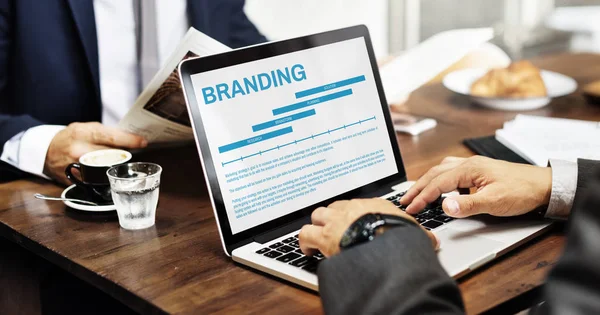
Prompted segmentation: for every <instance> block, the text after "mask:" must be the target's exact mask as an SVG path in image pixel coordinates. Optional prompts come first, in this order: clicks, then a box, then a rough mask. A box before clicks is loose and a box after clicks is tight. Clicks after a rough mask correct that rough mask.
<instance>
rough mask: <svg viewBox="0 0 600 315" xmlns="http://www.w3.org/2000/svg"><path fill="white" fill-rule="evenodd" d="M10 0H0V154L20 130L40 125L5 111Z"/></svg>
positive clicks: (8, 59) (8, 72)
mask: <svg viewBox="0 0 600 315" xmlns="http://www.w3.org/2000/svg"><path fill="white" fill-rule="evenodd" d="M11 14H12V1H9V0H0V102H3V103H4V104H0V155H2V150H3V149H4V143H5V142H6V141H8V140H9V139H10V138H12V137H13V136H14V135H16V134H18V133H19V132H21V131H24V130H27V129H29V128H31V127H34V126H37V125H41V124H42V122H41V121H38V120H36V119H34V118H33V117H31V116H29V115H21V116H14V115H10V114H9V113H8V112H5V111H6V110H5V109H7V108H12V106H7V104H6V102H10V97H9V91H8V82H9V80H10V68H9V65H10V59H11V41H12V38H11V37H12V35H11V34H12V27H11V26H12V16H11Z"/></svg>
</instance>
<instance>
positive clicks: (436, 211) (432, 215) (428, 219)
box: [387, 192, 454, 230]
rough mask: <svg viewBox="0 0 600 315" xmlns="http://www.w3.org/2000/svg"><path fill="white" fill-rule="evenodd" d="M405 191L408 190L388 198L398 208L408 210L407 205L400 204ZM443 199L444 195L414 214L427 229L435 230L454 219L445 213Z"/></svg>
mask: <svg viewBox="0 0 600 315" xmlns="http://www.w3.org/2000/svg"><path fill="white" fill-rule="evenodd" d="M405 193H406V192H401V193H398V194H396V195H394V196H391V197H388V198H387V200H389V201H391V202H392V203H393V204H394V205H395V206H396V207H397V208H398V209H400V210H402V211H406V206H405V205H401V204H400V198H402V196H404V194H405ZM442 201H444V197H440V198H439V199H438V200H436V201H434V202H432V203H430V204H428V205H427V206H426V207H425V209H423V210H422V211H421V212H419V213H417V214H416V215H415V216H414V217H415V219H416V220H417V222H418V223H419V224H421V225H422V226H423V227H424V228H426V229H427V230H433V229H435V228H438V227H440V226H442V225H444V224H446V223H448V222H450V221H452V220H454V218H451V217H449V216H446V215H445V214H444V210H443V209H442Z"/></svg>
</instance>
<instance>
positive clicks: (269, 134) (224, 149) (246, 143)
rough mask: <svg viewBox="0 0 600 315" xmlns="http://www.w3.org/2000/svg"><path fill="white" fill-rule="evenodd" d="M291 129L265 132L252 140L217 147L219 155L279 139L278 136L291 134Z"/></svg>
mask: <svg viewBox="0 0 600 315" xmlns="http://www.w3.org/2000/svg"><path fill="white" fill-rule="evenodd" d="M292 131H293V130H292V127H285V128H283V129H278V130H275V131H271V132H267V133H265V134H262V135H260V136H255V137H252V138H248V139H245V140H241V141H238V142H234V143H231V144H228V145H224V146H222V147H219V153H225V152H228V151H231V150H235V149H239V148H242V147H245V146H249V145H251V144H254V143H257V142H262V141H265V140H269V139H273V138H275V137H279V136H283V135H285V134H288V133H291V132H292Z"/></svg>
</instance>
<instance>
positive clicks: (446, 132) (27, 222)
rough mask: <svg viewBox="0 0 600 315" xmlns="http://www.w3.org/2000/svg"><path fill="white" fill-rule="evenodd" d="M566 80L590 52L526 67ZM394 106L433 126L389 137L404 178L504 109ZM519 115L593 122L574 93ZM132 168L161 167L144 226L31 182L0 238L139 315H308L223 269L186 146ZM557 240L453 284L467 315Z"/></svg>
mask: <svg viewBox="0 0 600 315" xmlns="http://www.w3.org/2000/svg"><path fill="white" fill-rule="evenodd" d="M534 62H535V64H537V65H538V66H540V67H542V68H544V69H548V70H553V71H558V72H561V73H563V74H566V75H569V76H571V77H573V78H575V79H576V80H577V81H578V83H579V84H580V85H582V84H585V83H587V82H591V81H594V80H597V79H600V55H591V54H577V55H572V54H564V55H556V56H548V57H543V58H539V59H536V60H534ZM404 110H406V111H408V112H411V113H414V114H419V115H424V116H429V117H434V118H436V119H438V122H439V125H438V126H437V127H436V128H435V129H434V130H432V131H429V132H426V133H424V134H422V135H420V136H418V137H410V136H406V135H399V136H398V141H399V144H400V149H401V151H402V156H403V159H404V163H405V165H406V168H407V173H408V177H409V179H413V180H414V179H416V178H418V177H419V176H421V175H422V174H423V173H424V172H425V171H426V170H427V169H429V168H430V167H431V166H433V165H435V164H437V163H439V162H440V161H441V160H442V159H443V158H444V157H445V156H448V155H454V156H470V155H472V154H473V153H472V152H471V151H469V150H468V149H467V148H466V147H464V146H463V145H462V144H461V141H462V140H463V139H464V138H469V137H476V136H484V135H490V134H492V133H493V131H494V130H495V129H497V128H500V127H501V126H502V123H503V122H504V121H507V120H510V119H512V118H513V117H514V116H515V115H516V113H514V112H498V111H492V110H487V109H483V108H480V107H478V106H476V105H473V104H471V103H470V102H469V101H468V100H466V99H464V98H461V97H458V96H456V95H453V94H452V93H450V92H449V91H447V90H445V89H444V88H443V87H442V86H441V85H439V84H434V85H430V86H426V87H423V88H421V89H419V90H417V91H416V92H415V93H413V95H412V96H411V97H410V99H409V101H408V103H407V104H406V106H405V108H404ZM529 114H535V115H544V116H552V117H568V118H578V119H587V120H600V107H598V106H592V105H588V104H586V103H585V101H584V99H583V97H582V96H581V93H580V92H579V91H578V92H577V93H575V94H574V95H571V96H567V97H564V98H561V99H557V100H555V101H553V102H552V104H551V105H550V106H548V107H545V108H543V109H540V110H537V111H533V112H529ZM135 159H136V160H140V161H141V160H143V161H153V162H157V163H159V164H161V165H162V166H163V168H164V172H163V180H162V184H161V188H160V189H161V191H160V202H159V207H158V211H157V221H156V226H155V227H153V228H150V229H147V230H143V231H135V232H132V231H126V230H123V229H120V228H119V224H118V222H117V218H116V215H115V214H108V215H106V214H89V213H80V212H78V211H76V210H70V209H67V208H66V207H65V206H64V205H63V204H62V203H59V202H48V201H42V200H37V199H35V198H34V197H33V194H34V193H42V194H47V195H60V192H61V191H62V189H63V187H59V186H56V185H54V184H52V183H50V182H48V181H45V180H41V179H30V180H19V181H14V182H9V183H5V184H0V235H1V236H3V237H5V238H7V239H9V240H12V241H14V242H16V243H18V244H20V245H21V246H23V247H25V248H26V249H28V250H29V251H31V252H33V253H35V254H36V255H39V256H41V257H43V258H45V259H46V260H48V261H50V262H51V263H53V264H56V265H58V266H60V267H61V268H63V269H65V270H67V271H68V272H70V273H72V274H74V275H76V276H77V277H79V278H81V279H83V280H84V281H86V282H88V283H90V284H91V285H93V286H95V287H97V288H99V289H101V290H102V291H104V292H107V293H108V294H109V295H111V296H113V297H114V298H115V299H117V300H119V301H121V302H122V303H124V304H126V305H128V306H130V307H131V308H132V309H134V310H137V311H139V312H141V313H210V312H227V313H238V312H239V313H281V312H282V311H285V312H286V313H293V314H302V313H311V314H312V313H320V312H321V306H320V301H319V297H318V295H317V294H315V293H312V292H309V291H305V290H303V289H301V288H297V287H294V286H292V285H289V284H286V283H283V282H281V281H279V280H277V279H274V278H271V277H269V276H266V275H262V274H259V273H257V272H254V271H252V270H250V269H247V268H245V267H242V266H239V265H235V264H234V263H233V262H232V261H231V259H229V258H228V257H227V256H226V255H225V254H224V252H223V248H222V246H221V242H220V240H219V235H218V232H217V227H216V223H215V219H214V217H213V211H212V208H211V206H210V201H209V199H208V194H207V189H206V185H205V184H204V178H203V175H202V171H201V167H200V162H199V159H198V156H197V152H196V150H195V147H192V146H189V147H184V148H178V149H168V150H162V151H154V152H147V153H145V154H143V155H137V156H135ZM563 243H564V235H563V232H562V230H561V229H554V230H553V231H551V232H550V233H548V234H546V235H544V236H541V237H539V238H537V239H536V240H534V241H532V242H530V243H528V244H526V245H524V246H522V247H520V248H518V249H516V250H515V251H513V252H511V253H509V254H508V255H506V256H504V257H503V258H501V259H499V260H497V261H494V262H493V263H490V264H488V265H487V266H485V267H484V268H482V269H480V270H479V271H477V272H476V273H474V274H471V275H469V276H467V277H466V278H464V279H461V280H460V281H459V283H460V287H461V289H462V292H463V297H464V300H465V304H466V308H467V312H468V313H472V314H474V313H480V312H482V311H485V310H488V309H490V308H492V307H494V306H496V305H498V304H500V303H502V302H504V301H507V300H509V299H511V298H513V297H515V296H517V295H519V294H521V293H523V292H526V291H528V290H531V289H532V288H535V287H537V286H539V285H540V284H542V283H543V279H544V277H545V275H546V273H547V272H548V270H549V269H550V268H551V267H552V265H553V264H554V263H555V262H556V260H557V258H558V256H559V255H560V253H561V250H562V246H563Z"/></svg>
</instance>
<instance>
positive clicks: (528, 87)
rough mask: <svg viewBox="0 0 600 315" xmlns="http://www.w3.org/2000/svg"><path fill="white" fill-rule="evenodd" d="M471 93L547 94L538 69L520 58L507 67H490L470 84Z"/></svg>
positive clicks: (487, 95) (482, 94) (542, 95)
mask: <svg viewBox="0 0 600 315" xmlns="http://www.w3.org/2000/svg"><path fill="white" fill-rule="evenodd" d="M471 95H473V96H481V97H512V98H526V97H544V96H547V95H548V92H547V91H546V86H545V85H544V81H543V80H542V76H541V74H540V69H538V68H537V67H535V66H534V65H533V64H531V62H529V61H526V60H522V61H518V62H513V63H511V64H510V65H509V66H508V67H507V68H501V69H491V70H490V71H488V72H487V73H486V74H485V75H484V76H483V77H481V78H479V79H478V80H477V81H475V82H474V83H473V84H472V85H471Z"/></svg>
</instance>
